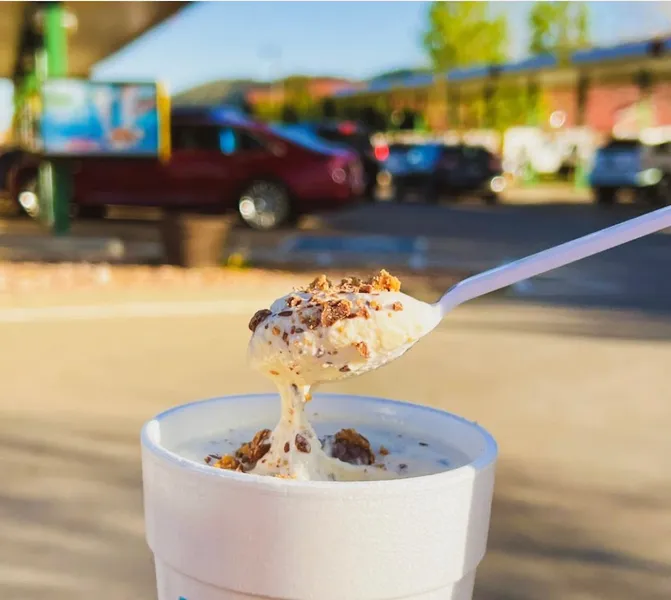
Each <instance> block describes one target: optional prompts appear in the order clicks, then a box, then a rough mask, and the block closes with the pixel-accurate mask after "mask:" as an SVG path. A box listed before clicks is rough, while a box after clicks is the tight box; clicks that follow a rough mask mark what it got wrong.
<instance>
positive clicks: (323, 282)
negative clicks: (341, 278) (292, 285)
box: [306, 275, 332, 292]
mask: <svg viewBox="0 0 671 600" xmlns="http://www.w3.org/2000/svg"><path fill="white" fill-rule="evenodd" d="M331 285H332V284H331V282H330V281H329V279H328V278H327V277H326V275H320V276H319V277H316V278H315V279H314V280H313V281H312V283H311V284H310V285H309V286H308V288H307V290H306V291H308V292H326V291H328V290H329V289H330V288H331Z"/></svg>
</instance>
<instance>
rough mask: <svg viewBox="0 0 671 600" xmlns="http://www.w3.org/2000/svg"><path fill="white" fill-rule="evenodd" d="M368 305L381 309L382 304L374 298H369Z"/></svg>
mask: <svg viewBox="0 0 671 600" xmlns="http://www.w3.org/2000/svg"><path fill="white" fill-rule="evenodd" d="M370 307H371V308H372V309H373V310H382V305H381V304H380V303H379V302H377V301H376V300H371V301H370Z"/></svg>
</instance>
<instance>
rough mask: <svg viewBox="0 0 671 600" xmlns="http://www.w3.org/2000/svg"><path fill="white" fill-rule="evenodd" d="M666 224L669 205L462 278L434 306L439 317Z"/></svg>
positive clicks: (670, 213)
mask: <svg viewBox="0 0 671 600" xmlns="http://www.w3.org/2000/svg"><path fill="white" fill-rule="evenodd" d="M667 227H671V206H668V207H666V208H661V209H659V210H655V211H653V212H650V213H647V214H645V215H642V216H640V217H636V218H635V219H630V220H628V221H625V222H624V223H619V224H618V225H613V226H612V227H607V228H606V229H602V230H601V231H597V232H595V233H590V234H589V235H586V236H583V237H580V238H578V239H576V240H573V241H571V242H566V243H565V244H561V245H559V246H555V247H554V248H549V249H548V250H543V251H542V252H538V253H537V254H532V255H531V256H527V257H526V258H521V259H520V260H516V261H515V262H512V263H509V264H507V265H503V266H501V267H497V268H495V269H491V270H489V271H485V272H484V273H480V274H479V275H474V276H473V277H469V278H468V279H464V280H463V281H460V282H459V283H457V284H456V285H454V286H452V287H451V288H450V289H449V290H448V291H447V292H446V293H445V294H444V295H443V297H442V298H441V299H440V300H439V301H438V302H437V303H436V304H434V307H435V308H437V309H438V310H439V312H440V315H441V318H442V317H444V316H445V315H446V314H447V313H448V312H450V311H451V310H452V309H453V308H455V307H456V306H459V305H460V304H463V303H464V302H466V301H468V300H472V299H473V298H477V297H479V296H483V295H485V294H488V293H489V292H493V291H496V290H500V289H501V288H504V287H508V286H509V285H512V284H514V283H518V282H520V281H523V280H524V279H529V277H535V276H536V275H540V274H541V273H546V272H547V271H551V270H552V269H557V268H559V267H563V266H565V265H568V264H570V263H573V262H576V261H578V260H581V259H583V258H587V257H588V256H592V255H593V254H598V253H599V252H603V251H604V250H609V249H610V248H614V247H615V246H620V245H621V244H626V243H627V242H631V241H633V240H636V239H638V238H641V237H643V236H646V235H649V234H651V233H655V232H656V231H660V230H661V229H665V228H667Z"/></svg>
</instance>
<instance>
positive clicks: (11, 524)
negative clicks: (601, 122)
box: [0, 418, 671, 600]
mask: <svg viewBox="0 0 671 600" xmlns="http://www.w3.org/2000/svg"><path fill="white" fill-rule="evenodd" d="M134 429H135V424H133V425H132V426H131V425H130V424H129V423H124V422H119V423H116V424H109V423H108V424H107V425H106V426H105V427H104V428H100V427H98V426H95V425H93V424H92V425H90V426H89V427H88V428H85V427H84V426H81V427H74V426H71V425H69V424H67V423H66V422H63V421H56V420H53V421H50V420H49V419H47V418H43V419H41V420H40V419H31V420H27V419H18V418H17V419H7V420H5V421H4V422H3V423H2V430H1V431H2V433H1V434H0V456H1V457H2V458H1V459H0V460H1V461H2V469H1V470H2V472H3V474H4V481H3V484H4V485H3V486H2V491H0V529H1V530H2V531H3V542H4V543H3V545H2V547H1V548H0V564H2V565H3V566H2V568H1V569H0V588H1V589H2V597H3V598H5V599H7V600H33V599H35V600H37V599H38V598H39V599H40V600H66V599H68V600H69V599H71V598H86V597H88V598H96V600H113V599H114V600H118V599H119V598H142V599H146V600H149V599H150V598H153V597H154V580H153V565H152V562H151V558H150V554H149V551H148V549H147V547H146V544H145V541H144V537H143V530H142V527H143V525H142V503H141V473H140V458H139V448H138V444H139V441H138V436H137V432H136V431H135V430H134ZM497 481H498V483H497V488H496V498H495V503H494V509H493V519H492V529H491V534H490V543H489V552H488V555H487V557H486V558H485V561H484V562H483V564H482V565H481V567H480V569H479V572H478V575H479V576H478V582H477V587H476V596H475V598H476V599H477V600H567V599H574V598H575V599H578V598H581V599H594V600H597V599H603V598H609V599H610V600H631V598H636V597H639V598H645V599H646V600H663V599H667V598H669V595H670V594H671V564H668V563H664V562H660V561H658V560H655V559H654V558H652V557H653V556H659V554H660V552H661V550H662V549H661V548H657V547H654V546H651V547H647V548H646V546H645V544H641V543H640V541H641V540H633V542H636V543H632V544H631V545H630V546H629V547H628V550H625V547H627V545H628V539H627V538H626V536H625V535H624V533H623V531H624V532H625V533H626V529H625V530H623V529H622V528H621V527H612V528H611V524H615V523H618V522H620V523H622V522H627V520H628V521H629V522H630V523H632V522H636V521H637V520H638V519H639V511H640V510H644V511H645V515H644V516H643V517H641V520H640V527H639V528H638V529H637V528H636V527H634V528H633V529H634V530H635V531H637V532H638V534H639V537H641V536H643V537H644V536H645V535H646V533H649V532H647V529H646V528H648V527H650V526H651V524H653V523H654V522H655V519H661V518H663V516H664V514H665V512H666V510H667V506H668V502H669V499H670V498H671V489H668V488H667V489H646V490H640V491H633V492H627V493H624V492H622V493H620V492H617V493H616V492H611V491H606V490H600V489H587V488H571V486H570V485H568V484H567V483H566V482H562V481H559V480H553V479H551V478H548V477H543V476H540V475H539V474H537V473H531V472H524V471H522V470H520V469H518V468H517V467H516V465H514V464H512V463H509V462H503V463H502V464H501V465H500V466H499V471H498V474H497ZM640 514H643V513H640ZM629 530H632V526H630V527H629ZM667 550H668V548H667Z"/></svg>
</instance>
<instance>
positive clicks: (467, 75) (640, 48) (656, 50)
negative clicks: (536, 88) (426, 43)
mask: <svg viewBox="0 0 671 600" xmlns="http://www.w3.org/2000/svg"><path fill="white" fill-rule="evenodd" d="M665 52H671V36H665V37H662V38H657V39H652V40H645V41H635V42H626V43H622V44H618V45H616V46H608V47H597V48H589V49H586V50H578V51H576V52H573V53H572V54H571V56H570V57H569V64H572V65H587V64H597V63H604V62H608V61H626V60H636V59H641V58H645V57H648V56H649V57H650V58H652V57H654V56H659V55H660V54H663V53H665ZM557 66H559V59H558V58H557V56H554V55H552V54H541V55H537V56H531V57H529V58H525V59H523V60H520V61H516V62H511V63H506V64H502V65H476V66H473V67H465V68H458V69H452V70H450V71H447V72H446V73H443V74H442V75H437V77H441V76H442V77H444V78H446V79H447V80H448V81H459V82H463V81H473V80H477V79H484V78H486V77H489V76H491V75H494V74H497V73H498V74H514V73H524V72H527V73H533V72H534V71H541V70H543V69H551V68H555V67H557ZM435 77H436V76H435V75H432V74H425V73H421V74H409V75H406V76H403V77H398V78H393V79H389V80H381V81H376V80H372V81H369V82H368V83H367V84H365V85H363V86H361V85H359V86H358V87H356V88H355V87H352V88H350V89H345V90H340V91H338V92H336V93H335V94H334V95H333V97H335V98H346V97H349V96H358V95H363V94H377V93H381V92H386V91H390V90H392V89H414V88H420V87H425V86H428V85H430V84H431V82H432V81H433V80H434V78H435Z"/></svg>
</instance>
